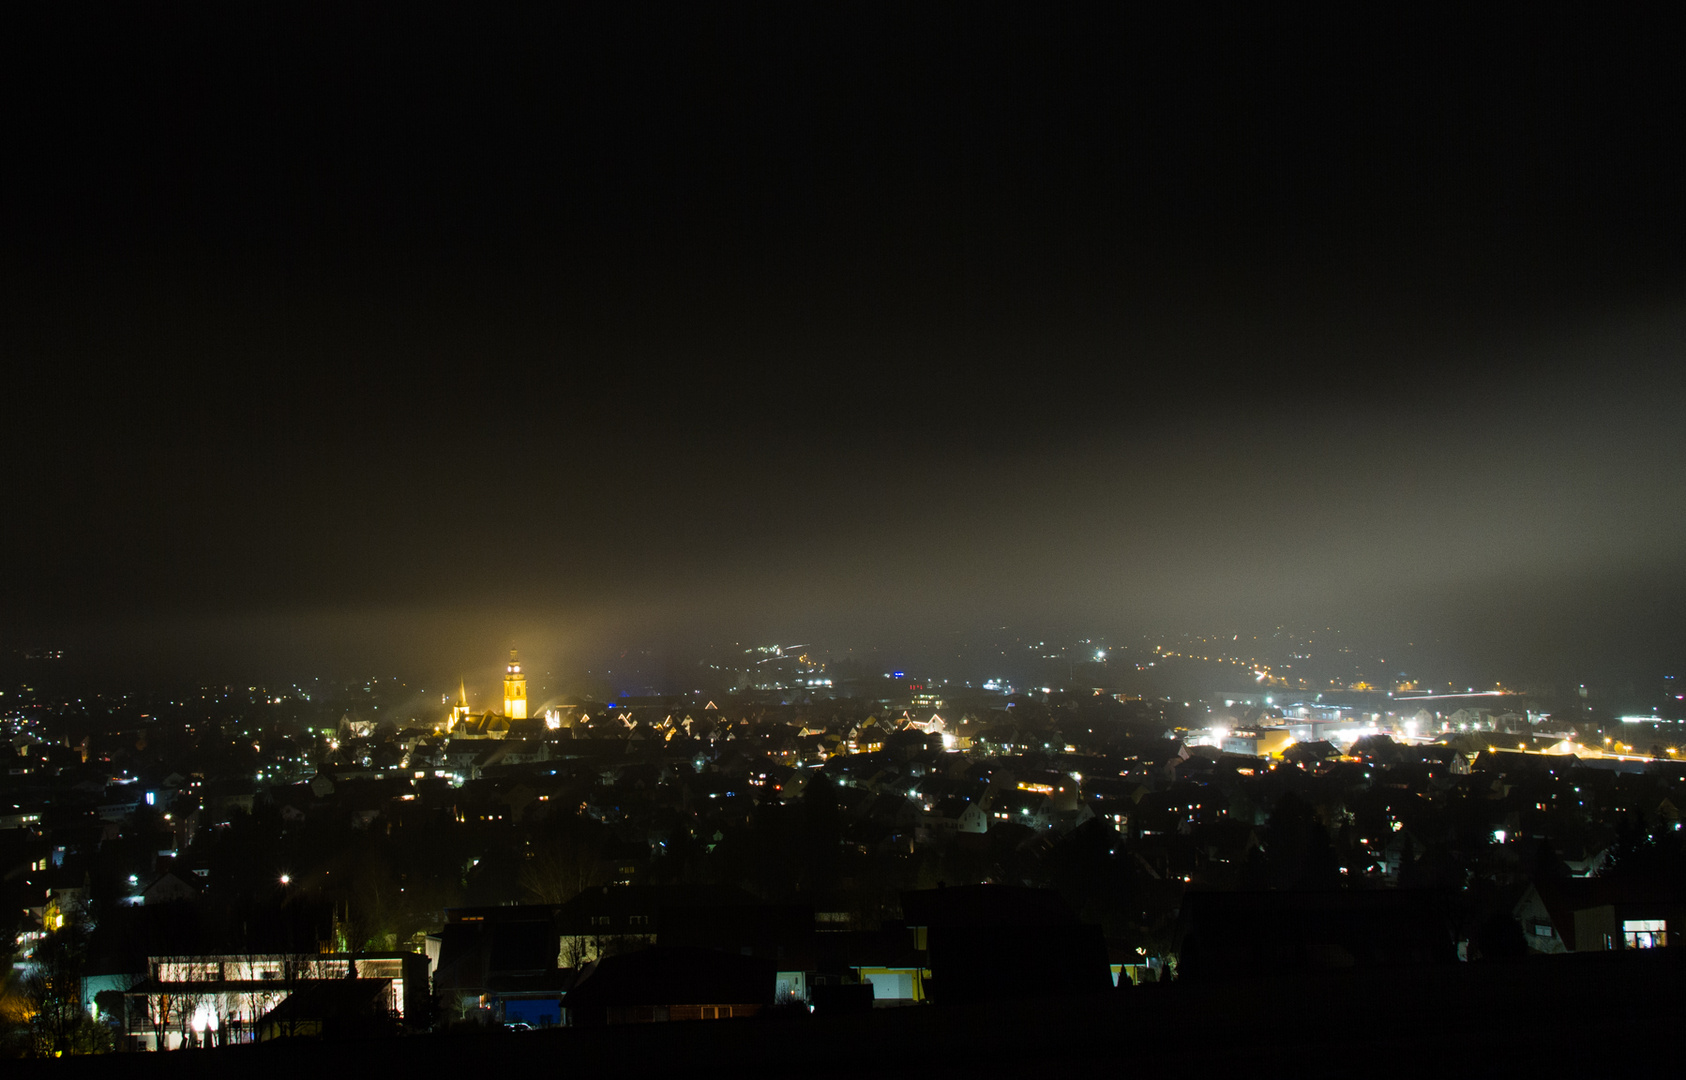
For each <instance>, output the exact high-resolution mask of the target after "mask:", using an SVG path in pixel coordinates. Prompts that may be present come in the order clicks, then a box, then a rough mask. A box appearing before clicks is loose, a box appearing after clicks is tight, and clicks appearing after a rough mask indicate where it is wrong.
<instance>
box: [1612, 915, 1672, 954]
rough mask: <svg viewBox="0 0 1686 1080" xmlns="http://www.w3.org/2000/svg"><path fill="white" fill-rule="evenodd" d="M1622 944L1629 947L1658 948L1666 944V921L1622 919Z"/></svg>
mask: <svg viewBox="0 0 1686 1080" xmlns="http://www.w3.org/2000/svg"><path fill="white" fill-rule="evenodd" d="M1622 944H1623V946H1624V947H1626V948H1629V949H1660V948H1662V947H1663V946H1664V945H1666V944H1668V923H1667V921H1665V920H1663V919H1623V920H1622Z"/></svg>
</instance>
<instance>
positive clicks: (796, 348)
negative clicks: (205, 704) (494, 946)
mask: <svg viewBox="0 0 1686 1080" xmlns="http://www.w3.org/2000/svg"><path fill="white" fill-rule="evenodd" d="M577 6H579V5H546V6H540V7H537V8H535V9H534V10H533V11H530V12H527V13H525V14H519V15H517V14H508V15H504V16H498V15H487V14H485V13H480V12H469V11H467V10H464V11H459V12H456V13H454V14H452V15H451V16H449V17H437V16H435V15H433V14H430V13H428V9H414V8H411V7H409V6H406V5H392V6H371V7H366V8H362V9H361V10H359V11H357V12H351V11H347V10H345V6H344V5H339V4H322V5H273V6H271V5H262V4H240V5H232V6H231V5H208V6H205V7H203V8H194V7H187V6H180V7H170V8H168V9H167V10H165V11H162V12H161V11H159V10H152V11H149V12H148V13H146V14H142V13H138V12H136V11H134V10H129V9H123V10H120V11H115V12H114V11H109V10H105V9H103V8H101V7H97V6H91V5H74V4H65V5H54V6H53V8H52V12H51V14H50V15H45V16H42V17H41V19H42V21H37V22H33V23H29V24H27V25H26V24H24V23H23V22H21V21H19V16H17V15H16V14H11V15H7V16H5V17H4V18H5V21H6V22H5V26H4V28H3V29H4V33H0V40H3V41H4V45H3V46H0V49H3V55H0V79H3V80H4V86H5V94H6V100H7V105H6V108H5V116H6V123H5V142H6V146H7V149H6V158H7V159H8V164H7V165H6V167H5V169H4V171H3V174H0V183H3V185H4V191H5V197H4V200H3V208H0V213H4V215H5V223H4V236H3V237H0V245H3V252H4V264H3V272H4V274H5V288H4V305H5V312H4V321H3V327H4V330H3V332H4V339H3V347H4V354H5V357H6V362H5V364H4V372H5V374H4V383H3V389H4V393H3V401H4V415H5V422H4V431H5V434H4V440H5V447H6V465H7V467H6V473H5V475H6V478H7V482H6V496H7V497H6V501H5V506H6V512H5V523H4V529H3V536H4V539H3V541H0V559H3V562H0V566H3V567H4V577H3V583H0V639H3V643H4V644H6V645H8V647H10V648H23V647H28V646H34V645H42V644H49V645H59V646H68V647H71V648H73V649H80V650H82V651H84V652H85V653H88V654H90V655H97V656H101V657H106V658H108V659H109V660H110V661H111V662H112V663H114V664H117V663H130V664H138V665H141V666H147V665H150V666H151V667H152V668H154V669H156V670H169V671H172V672H176V673H190V672H195V671H198V670H201V669H203V670H207V671H209V670H211V669H214V668H219V667H220V669H223V670H242V671H243V670H254V671H258V670H264V671H268V670H286V669H287V665H301V664H307V663H308V664H313V665H317V666H326V667H328V668H332V669H337V670H345V671H363V670H365V669H378V670H384V669H385V668H386V667H388V666H390V667H393V668H395V669H396V670H400V671H405V672H412V671H431V670H434V669H435V668H443V669H444V670H447V671H449V672H455V671H457V670H460V669H461V667H462V666H463V665H468V664H482V663H490V662H495V661H496V659H497V657H498V655H499V650H501V649H504V648H508V647H509V646H510V645H520V646H521V647H523V648H524V649H525V650H527V651H528V652H529V653H530V654H533V655H536V656H538V657H540V658H541V659H542V660H543V661H544V662H549V661H550V660H551V659H553V658H561V659H559V660H558V661H557V662H563V661H567V662H573V663H580V664H584V663H586V662H588V659H589V657H590V656H591V655H593V654H594V652H595V651H599V650H603V649H612V648H615V647H619V646H621V645H623V644H626V643H632V642H638V641H646V640H648V641H669V642H672V641H681V640H682V641H699V642H700V641H735V640H739V639H740V638H749V639H753V640H789V639H791V638H793V637H794V638H797V639H799V640H803V641H810V640H814V641H822V642H828V643H834V644H839V645H847V644H851V643H858V642H866V641H875V642H899V643H902V644H904V645H906V646H908V647H909V648H912V647H913V645H915V644H916V643H918V642H920V641H922V640H931V639H935V638H939V637H942V636H943V635H956V634H960V635H966V634H977V633H984V632H986V631H987V632H991V633H993V632H996V631H997V629H998V628H999V627H1001V626H1013V627H1017V626H1024V627H1031V628H1036V631H1037V632H1043V631H1046V632H1048V633H1050V634H1055V633H1087V632H1102V633H1125V632H1143V631H1145V630H1171V631H1180V630H1182V629H1197V630H1205V629H1209V628H1223V627H1228V626H1231V625H1235V626H1238V627H1246V626H1257V625H1268V624H1273V623H1275V622H1281V621H1283V620H1309V621H1315V622H1317V623H1318V624H1319V625H1322V624H1324V623H1330V624H1339V625H1342V626H1346V627H1352V628H1356V629H1360V630H1364V631H1365V632H1373V633H1376V634H1382V635H1388V634H1398V635H1419V636H1420V635H1422V634H1425V633H1428V634H1432V635H1434V636H1436V637H1438V638H1439V639H1441V640H1443V641H1444V642H1445V643H1446V645H1445V647H1446V649H1447V650H1448V652H1455V653H1457V654H1458V655H1460V656H1461V657H1464V658H1466V659H1472V662H1475V663H1478V664H1487V665H1490V666H1491V668H1492V670H1493V672H1494V675H1495V677H1499V676H1501V675H1510V674H1511V673H1513V672H1516V673H1532V672H1539V673H1543V674H1552V673H1554V672H1556V671H1558V670H1559V669H1565V670H1569V669H1572V672H1573V675H1574V676H1577V677H1578V676H1580V675H1582V674H1584V673H1587V672H1603V671H1614V670H1618V669H1620V670H1633V671H1637V672H1641V673H1643V672H1651V671H1661V670H1662V668H1663V667H1664V666H1666V665H1667V664H1669V663H1673V662H1675V661H1676V660H1678V659H1679V658H1680V656H1681V651H1682V649H1686V617H1683V615H1682V612H1683V607H1682V601H1683V600H1686V571H1683V568H1682V559H1681V550H1682V543H1681V537H1682V528H1683V526H1686V484H1683V483H1682V481H1683V477H1686V469H1683V466H1686V435H1683V434H1682V427H1681V422H1680V419H1679V417H1680V411H1681V410H1680V403H1681V400H1682V392H1681V391H1682V381H1681V376H1680V374H1679V369H1680V367H1681V360H1682V359H1683V358H1686V294H1683V292H1682V288H1681V286H1682V284H1683V283H1686V228H1683V220H1682V218H1683V208H1686V199H1683V198H1682V195H1683V193H1686V184H1683V183H1682V181H1683V179H1686V178H1683V176H1682V161H1686V155H1682V154H1681V147H1682V146H1683V145H1686V138H1683V136H1686V108H1683V106H1686V101H1683V100H1682V98H1683V97H1686V95H1683V93H1682V90H1681V88H1682V85H1683V83H1682V80H1681V72H1682V71H1683V70H1686V56H1683V55H1682V53H1683V52H1686V48H1683V44H1686V34H1683V33H1682V32H1681V31H1682V29H1683V28H1682V27H1681V26H1678V25H1672V24H1671V25H1665V24H1663V23H1661V22H1660V21H1658V20H1657V19H1656V18H1655V17H1653V16H1646V17H1644V18H1639V17H1636V16H1633V15H1631V14H1627V15H1624V14H1621V13H1619V12H1611V11H1610V10H1608V9H1607V7H1606V6H1605V5H1592V4H1586V5H1573V4H1560V5H1540V6H1539V7H1538V8H1537V9H1532V10H1530V11H1529V12H1528V14H1527V15H1526V17H1525V18H1520V19H1519V18H1514V17H1509V16H1507V17H1504V18H1500V17H1498V16H1496V15H1495V16H1492V17H1490V18H1485V17H1480V16H1474V17H1472V16H1469V15H1467V14H1460V15H1457V16H1456V17H1453V16H1448V15H1444V14H1440V13H1436V12H1435V11H1434V10H1431V9H1428V8H1425V7H1423V6H1420V5H1411V4H1387V3H1382V4H1367V5H1361V6H1331V8H1330V9H1328V10H1325V11H1322V12H1320V13H1317V14H1296V13H1292V12H1287V11H1279V12H1275V13H1272V12H1268V11H1266V10H1264V9H1263V8H1261V7H1259V6H1258V5H1235V6H1234V7H1233V8H1231V7H1226V6H1216V7H1207V8H1205V10H1204V12H1203V13H1201V14H1187V13H1183V12H1182V11H1181V8H1182V7H1183V5H1148V4H1141V5H1136V4H1129V5H1112V6H1110V7H1114V8H1122V9H1125V10H1123V11H1118V10H1110V11H1106V12H1105V13H1104V14H1094V15H1093V17H1091V16H1090V15H1087V14H1082V13H1081V12H1068V13H1066V14H1063V15H1056V14H1050V13H1048V12H1046V11H1043V10H1041V8H1042V7H1043V5H1033V4H1024V5H1017V6H1011V7H1005V6H998V5H986V4H964V5H950V6H946V7H941V8H938V7H934V6H933V7H926V6H922V5H885V6H883V7H877V6H871V5H864V6H863V5H840V6H838V7H836V8H832V7H829V6H825V5H820V6H810V5H800V4H765V5H739V6H734V7H733V8H732V9H731V11H730V12H729V13H723V12H721V11H719V10H712V9H711V8H710V7H709V6H706V5H642V4H635V3H627V4H613V5H604V6H603V7H604V10H602V11H598V12H596V13H592V14H585V15H581V14H580V13H578V12H576V11H575V10H574V8H576V7H577Z"/></svg>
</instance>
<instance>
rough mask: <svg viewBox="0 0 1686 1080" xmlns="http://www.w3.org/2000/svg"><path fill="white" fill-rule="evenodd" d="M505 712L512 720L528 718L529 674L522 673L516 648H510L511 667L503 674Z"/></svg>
mask: <svg viewBox="0 0 1686 1080" xmlns="http://www.w3.org/2000/svg"><path fill="white" fill-rule="evenodd" d="M503 714H504V715H505V716H507V717H509V718H510V719H511V720H525V719H527V676H525V675H523V674H521V662H520V661H519V660H517V659H516V658H515V650H514V649H511V650H509V667H508V668H507V669H506V670H505V671H504V675H503Z"/></svg>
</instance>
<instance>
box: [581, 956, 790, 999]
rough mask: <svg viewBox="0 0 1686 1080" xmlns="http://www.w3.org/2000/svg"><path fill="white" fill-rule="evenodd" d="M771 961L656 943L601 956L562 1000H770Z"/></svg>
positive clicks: (772, 982)
mask: <svg viewBox="0 0 1686 1080" xmlns="http://www.w3.org/2000/svg"><path fill="white" fill-rule="evenodd" d="M776 978H777V969H776V967H775V965H774V963H773V962H772V961H771V960H762V959H759V958H757V957H753V956H736V955H733V954H732V953H725V952H715V951H714V950H712V949H694V948H678V947H671V946H656V947H654V948H650V949H643V950H641V951H639V952H634V953H624V954H621V955H619V956H611V957H608V958H607V959H605V960H603V961H602V962H601V963H599V964H598V965H597V967H596V968H595V969H593V970H592V972H591V973H590V974H588V975H587V976H585V978H583V979H581V980H580V982H579V983H578V985H576V986H575V987H574V988H573V989H572V990H570V991H568V995H567V997H566V998H564V999H563V1004H565V1005H566V1006H567V1007H568V1008H569V1009H581V1008H601V1007H605V1006H624V1005H710V1004H713V1005H725V1004H733V1005H737V1004H745V1005H759V1004H763V1003H767V1002H771V1001H772V1000H773V991H774V988H775V980H776Z"/></svg>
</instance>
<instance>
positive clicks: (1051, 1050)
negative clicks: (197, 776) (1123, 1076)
mask: <svg viewBox="0 0 1686 1080" xmlns="http://www.w3.org/2000/svg"><path fill="white" fill-rule="evenodd" d="M1683 991H1686V949H1667V950H1654V951H1652V952H1649V953H1628V954H1601V955H1585V956H1569V957H1556V958H1550V959H1546V958H1533V959H1530V960H1527V961H1518V962H1515V963H1512V964H1503V963H1496V964H1459V965H1457V966H1455V967H1441V968H1417V969H1396V970H1390V971H1364V972H1344V973H1337V974H1332V975H1326V976H1319V977H1314V978H1312V977H1301V978H1294V979H1283V980H1262V979H1261V980H1253V981H1246V982H1227V983H1222V984H1213V985H1205V986H1201V985H1193V984H1189V983H1182V984H1178V985H1174V986H1163V987H1160V986H1154V987H1144V988H1138V989H1132V990H1126V991H1120V992H1118V993H1116V994H1112V995H1107V996H1104V997H1097V998H1084V999H1061V1000H1041V1001H1021V1002H1003V1003H1000V1004H996V1005H989V1006H965V1007H954V1008H944V1007H942V1006H940V1005H932V1006H925V1007H918V1008H905V1009H886V1010H878V1011H876V1012H873V1013H870V1014H866V1015H860V1016H852V1017H830V1018H814V1017H807V1018H801V1017H798V1018H796V1019H783V1020H766V1019H754V1020H738V1021H704V1022H697V1023H684V1024H678V1023H675V1024H651V1025H640V1026H636V1027H620V1028H610V1029H599V1030H554V1031H536V1032H522V1033H491V1034H483V1035H480V1034H477V1035H426V1036H412V1037H408V1038H401V1039H390V1040H385V1041H377V1042H341V1043H306V1042H293V1043H274V1044H266V1045H262V1046H242V1047H230V1048H225V1049H218V1050H197V1051H184V1052H177V1053H167V1054H130V1055H109V1056H106V1057H103V1058H81V1059H65V1060H61V1061H52V1062H35V1063H18V1064H20V1065H22V1066H23V1067H22V1068H19V1069H17V1070H16V1071H15V1072H12V1073H11V1074H12V1075H18V1076H23V1075H32V1074H33V1072H32V1070H39V1071H41V1072H43V1073H47V1072H50V1073H51V1074H52V1075H54V1076H57V1077H66V1076H114V1077H115V1076H122V1077H123V1080H146V1078H148V1077H154V1076H156V1077H160V1078H162V1077H166V1076H167V1077H171V1078H179V1077H187V1076H197V1075H207V1076H209V1075H215V1076H237V1077H241V1078H242V1080H246V1078H259V1077H269V1076H275V1077H282V1076H286V1077H291V1078H295V1080H296V1078H297V1077H299V1076H300V1075H304V1074H306V1073H307V1071H309V1070H318V1069H322V1068H332V1069H334V1070H336V1072H338V1071H339V1070H358V1071H359V1072H361V1071H363V1070H387V1069H393V1070H400V1071H401V1074H403V1075H411V1076H428V1077H438V1076H456V1077H462V1078H472V1077H474V1076H475V1075H476V1073H477V1071H478V1070H482V1069H485V1068H488V1067H494V1068H499V1069H508V1068H515V1069H525V1068H531V1069H534V1070H540V1069H543V1070H557V1069H563V1070H568V1071H575V1070H589V1074H593V1075H614V1076H617V1077H621V1076H627V1077H639V1076H657V1075H665V1074H670V1073H671V1072H672V1071H673V1070H675V1069H679V1070H684V1071H686V1072H707V1073H711V1074H721V1073H744V1074H748V1075H795V1076H843V1075H846V1074H852V1075H874V1076H948V1075H972V1076H980V1075H982V1076H1001V1075H1009V1074H1025V1073H1027V1072H1034V1074H1036V1075H1075V1074H1074V1073H1071V1072H1069V1070H1077V1069H1097V1068H1105V1069H1113V1070H1117V1069H1123V1070H1129V1071H1138V1070H1146V1071H1148V1072H1149V1073H1151V1074H1154V1075H1159V1076H1195V1075H1212V1074H1214V1071H1220V1070H1221V1071H1220V1072H1218V1073H1217V1074H1218V1075H1237V1076H1242V1075H1254V1076H1286V1075H1293V1076H1296V1077H1308V1076H1309V1077H1316V1076H1350V1075H1355V1074H1365V1075H1369V1076H1376V1075H1381V1076H1406V1075H1425V1074H1434V1073H1439V1074H1451V1075H1474V1074H1477V1073H1481V1074H1488V1075H1494V1074H1497V1073H1499V1072H1500V1071H1513V1070H1516V1069H1519V1068H1531V1069H1546V1070H1549V1075H1554V1076H1573V1075H1577V1074H1582V1075H1587V1076H1606V1075H1612V1074H1613V1075H1637V1074H1639V1073H1641V1072H1642V1071H1650V1070H1651V1069H1654V1068H1655V1067H1656V1062H1657V1057H1658V1054H1659V1053H1666V1051H1665V1050H1664V1048H1665V1047H1666V1046H1667V1045H1668V1044H1669V1043H1670V1042H1672V1040H1673V1035H1674V1032H1675V1030H1676V1025H1677V1024H1678V1022H1679V1021H1680V1019H1681V1017H1682V1012H1683V1006H1686V994H1683ZM1230 1070H1234V1071H1233V1072H1230Z"/></svg>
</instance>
